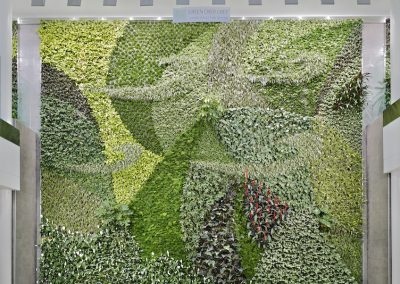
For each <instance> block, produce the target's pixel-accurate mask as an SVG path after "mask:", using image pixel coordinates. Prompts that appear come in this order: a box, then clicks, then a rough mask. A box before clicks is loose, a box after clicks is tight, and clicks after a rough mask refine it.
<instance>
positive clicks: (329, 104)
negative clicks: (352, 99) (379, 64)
mask: <svg viewBox="0 0 400 284" xmlns="http://www.w3.org/2000/svg"><path fill="white" fill-rule="evenodd" d="M361 48H362V28H361V23H358V24H357V25H355V28H354V30H353V32H352V34H351V35H350V37H349V38H348V40H347V42H346V45H345V46H343V48H342V51H341V52H340V55H339V56H338V57H337V58H336V60H335V63H334V65H333V68H332V70H331V72H330V73H329V75H328V78H327V79H326V81H325V83H324V86H323V87H322V88H321V90H320V94H319V103H318V110H317V113H318V115H320V116H322V117H324V118H325V121H326V122H327V123H328V124H329V125H331V126H332V127H334V128H335V129H337V130H338V131H339V132H340V133H341V134H342V135H343V136H344V137H345V138H346V140H347V141H348V142H349V143H350V144H351V145H352V147H353V149H357V150H360V149H361V136H360V132H361V121H362V113H361V111H360V110H356V109H343V110H341V111H338V110H335V104H336V102H337V101H338V98H340V96H341V95H342V93H343V92H344V91H345V88H346V86H347V85H348V84H349V82H351V80H352V79H353V78H354V77H356V76H357V75H358V74H359V72H360V70H361Z"/></svg>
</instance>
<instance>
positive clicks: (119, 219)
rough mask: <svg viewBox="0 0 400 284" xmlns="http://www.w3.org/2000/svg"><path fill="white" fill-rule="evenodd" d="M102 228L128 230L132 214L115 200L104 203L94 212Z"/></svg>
mask: <svg viewBox="0 0 400 284" xmlns="http://www.w3.org/2000/svg"><path fill="white" fill-rule="evenodd" d="M96 213H97V216H98V217H99V219H100V220H101V223H102V226H104V227H106V228H108V227H122V228H128V227H130V225H131V221H132V216H133V212H132V211H131V209H130V208H129V206H128V205H126V204H119V203H117V202H116V201H115V200H107V201H105V202H104V203H103V204H102V205H101V207H100V208H99V209H98V211H97V212H96Z"/></svg>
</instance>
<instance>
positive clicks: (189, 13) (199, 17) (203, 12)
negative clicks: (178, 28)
mask: <svg viewBox="0 0 400 284" xmlns="http://www.w3.org/2000/svg"><path fill="white" fill-rule="evenodd" d="M230 19H231V10H230V8H229V7H185V8H174V10H173V22H174V23H208V22H210V23H227V22H229V21H230Z"/></svg>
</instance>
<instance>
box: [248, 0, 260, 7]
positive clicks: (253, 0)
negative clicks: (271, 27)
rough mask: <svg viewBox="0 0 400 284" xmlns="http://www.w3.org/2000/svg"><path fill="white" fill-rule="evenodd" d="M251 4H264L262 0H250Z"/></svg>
mask: <svg viewBox="0 0 400 284" xmlns="http://www.w3.org/2000/svg"><path fill="white" fill-rule="evenodd" d="M249 5H250V6H252V5H262V0H249Z"/></svg>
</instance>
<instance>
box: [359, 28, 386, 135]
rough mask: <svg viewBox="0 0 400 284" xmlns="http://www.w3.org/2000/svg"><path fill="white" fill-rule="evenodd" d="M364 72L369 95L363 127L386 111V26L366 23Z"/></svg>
mask: <svg viewBox="0 0 400 284" xmlns="http://www.w3.org/2000/svg"><path fill="white" fill-rule="evenodd" d="M362 39H363V43H362V72H363V73H364V74H365V73H368V74H369V77H368V80H367V81H366V82H367V87H368V90H367V91H368V95H367V97H366V103H367V104H366V107H365V109H364V111H363V125H364V127H366V126H367V125H369V124H370V123H371V122H373V121H375V120H376V119H377V118H378V117H379V116H380V115H381V114H382V112H383V111H384V110H385V90H384V89H383V88H382V84H383V81H384V79H385V44H386V42H385V24H383V23H365V24H364V25H363V31H362Z"/></svg>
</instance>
